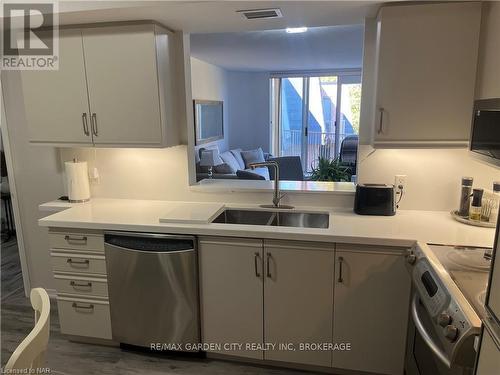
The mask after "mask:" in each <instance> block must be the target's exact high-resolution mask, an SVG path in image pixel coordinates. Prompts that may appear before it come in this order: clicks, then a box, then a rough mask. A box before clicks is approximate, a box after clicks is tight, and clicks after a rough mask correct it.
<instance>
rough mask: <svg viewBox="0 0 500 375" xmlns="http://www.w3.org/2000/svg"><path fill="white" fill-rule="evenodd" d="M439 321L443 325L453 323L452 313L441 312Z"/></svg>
mask: <svg viewBox="0 0 500 375" xmlns="http://www.w3.org/2000/svg"><path fill="white" fill-rule="evenodd" d="M437 321H438V324H439V325H440V326H441V327H446V326H447V325H448V324H450V323H451V316H450V314H447V313H441V314H439V316H438V318H437Z"/></svg>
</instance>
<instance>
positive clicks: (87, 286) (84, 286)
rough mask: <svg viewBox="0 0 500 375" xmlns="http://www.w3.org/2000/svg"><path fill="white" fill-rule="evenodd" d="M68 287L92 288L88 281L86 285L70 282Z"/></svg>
mask: <svg viewBox="0 0 500 375" xmlns="http://www.w3.org/2000/svg"><path fill="white" fill-rule="evenodd" d="M69 285H71V286H72V287H74V288H91V287H92V283H91V282H90V281H89V282H88V283H82V284H80V283H77V282H76V281H74V280H71V281H70V283H69Z"/></svg>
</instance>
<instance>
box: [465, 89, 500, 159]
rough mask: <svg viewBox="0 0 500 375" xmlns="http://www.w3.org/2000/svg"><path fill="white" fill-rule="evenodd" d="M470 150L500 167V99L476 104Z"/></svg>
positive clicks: (484, 100)
mask: <svg viewBox="0 0 500 375" xmlns="http://www.w3.org/2000/svg"><path fill="white" fill-rule="evenodd" d="M470 150H471V151H472V153H473V154H474V155H476V156H478V157H480V158H481V159H483V160H485V161H487V162H490V163H492V164H495V165H498V166H500V98H495V99H483V100H476V101H475V102H474V112H473V116H472V131H471V137H470Z"/></svg>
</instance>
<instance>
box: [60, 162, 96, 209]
mask: <svg viewBox="0 0 500 375" xmlns="http://www.w3.org/2000/svg"><path fill="white" fill-rule="evenodd" d="M76 164H80V166H76ZM65 167H66V181H67V188H68V201H69V202H70V203H83V202H87V201H89V200H90V186H89V180H88V169H87V162H85V161H84V162H79V161H78V160H77V159H76V158H73V160H72V161H69V162H66V163H65Z"/></svg>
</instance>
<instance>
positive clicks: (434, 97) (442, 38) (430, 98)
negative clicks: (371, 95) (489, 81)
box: [372, 2, 481, 146]
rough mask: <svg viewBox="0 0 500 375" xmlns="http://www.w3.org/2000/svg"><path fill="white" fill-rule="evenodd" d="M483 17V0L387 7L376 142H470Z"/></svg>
mask: <svg viewBox="0 0 500 375" xmlns="http://www.w3.org/2000/svg"><path fill="white" fill-rule="evenodd" d="M480 19H481V6H480V3H477V2H469V3H442V4H421V5H398V6H386V7H383V8H381V10H380V11H379V14H378V20H377V21H378V23H377V41H376V56H375V80H376V89H375V92H376V94H375V103H374V104H375V113H374V114H373V117H372V119H373V120H372V121H373V127H374V129H373V134H374V139H373V140H374V142H373V143H374V145H375V146H377V145H379V146H383V145H384V144H401V145H405V144H413V145H416V146H418V145H424V146H425V145H429V144H431V145H432V144H434V145H444V146H446V145H450V146H453V145H459V144H463V145H465V144H467V141H468V139H469V133H470V123H471V118H472V106H473V100H474V87H475V78H476V65H477V56H478V40H479V28H480Z"/></svg>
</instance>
